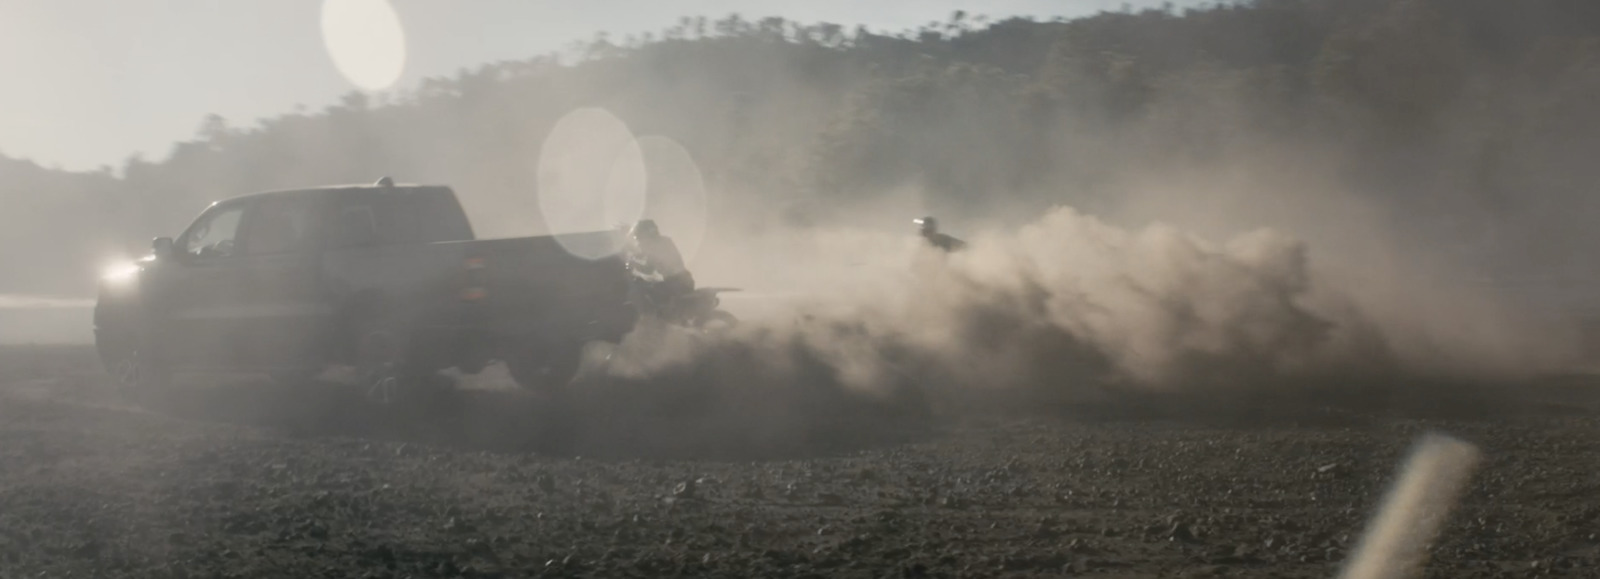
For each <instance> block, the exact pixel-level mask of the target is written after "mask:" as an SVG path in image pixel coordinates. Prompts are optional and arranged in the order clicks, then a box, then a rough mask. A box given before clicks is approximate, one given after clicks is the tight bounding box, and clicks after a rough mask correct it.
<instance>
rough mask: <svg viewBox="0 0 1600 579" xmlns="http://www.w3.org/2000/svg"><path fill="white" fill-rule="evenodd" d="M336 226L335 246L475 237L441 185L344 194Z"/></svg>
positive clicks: (464, 214) (451, 195) (470, 227)
mask: <svg viewBox="0 0 1600 579" xmlns="http://www.w3.org/2000/svg"><path fill="white" fill-rule="evenodd" d="M335 215H336V216H337V221H336V224H335V226H334V232H333V233H334V235H333V238H334V242H333V244H334V245H335V246H342V247H351V246H359V245H371V244H385V245H387V244H404V243H432V242H436V241H466V240H470V239H472V226H471V225H470V224H469V223H468V222H467V216H466V213H465V212H463V211H462V210H461V205H460V204H458V203H456V200H455V195H454V194H453V193H451V191H450V190H449V189H446V188H441V187H408V188H400V189H393V190H382V191H361V192H358V193H352V194H348V195H345V196H342V199H341V200H340V202H339V207H338V210H337V211H336V212H335Z"/></svg>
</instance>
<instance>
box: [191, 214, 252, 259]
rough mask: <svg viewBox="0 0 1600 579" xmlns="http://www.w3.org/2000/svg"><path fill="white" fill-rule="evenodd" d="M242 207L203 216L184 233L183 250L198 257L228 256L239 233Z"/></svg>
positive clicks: (230, 254)
mask: <svg viewBox="0 0 1600 579" xmlns="http://www.w3.org/2000/svg"><path fill="white" fill-rule="evenodd" d="M243 215H244V208H243V207H231V208H228V209H223V210H221V211H217V212H214V213H211V214H210V215H207V216H205V217H204V218H203V219H202V220H201V221H200V222H199V223H196V224H195V225H194V227H193V228H191V229H190V230H189V232H188V233H187V234H185V235H184V239H183V252H184V253H186V254H188V255H190V256H192V257H199V258H215V257H230V256H232V255H234V249H235V248H234V243H235V240H236V239H237V238H238V235H239V221H240V219H239V218H240V217H241V216H243Z"/></svg>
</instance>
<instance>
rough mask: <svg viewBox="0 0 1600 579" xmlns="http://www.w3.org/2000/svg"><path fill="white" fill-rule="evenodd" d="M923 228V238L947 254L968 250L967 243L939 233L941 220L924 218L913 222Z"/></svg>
mask: <svg viewBox="0 0 1600 579" xmlns="http://www.w3.org/2000/svg"><path fill="white" fill-rule="evenodd" d="M911 222H912V223H915V224H917V225H920V226H921V231H920V233H921V234H922V238H923V239H925V240H927V242H928V243H929V244H931V245H933V246H934V247H936V248H939V249H942V250H944V252H945V253H950V252H955V251H961V250H963V249H966V248H967V242H965V241H962V240H959V239H956V238H954V237H951V236H949V235H947V234H945V233H941V232H940V231H939V220H937V219H934V218H932V217H923V218H921V219H913V220H912V221H911Z"/></svg>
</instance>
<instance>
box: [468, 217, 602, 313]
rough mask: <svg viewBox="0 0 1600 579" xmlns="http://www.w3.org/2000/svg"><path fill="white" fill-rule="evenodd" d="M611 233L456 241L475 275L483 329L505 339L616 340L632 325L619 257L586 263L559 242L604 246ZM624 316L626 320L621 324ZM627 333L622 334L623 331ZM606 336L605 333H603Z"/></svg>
mask: <svg viewBox="0 0 1600 579" xmlns="http://www.w3.org/2000/svg"><path fill="white" fill-rule="evenodd" d="M610 235H611V234H610V233H606V232H598V233H583V234H574V235H568V236H564V238H563V239H561V240H558V239H557V238H555V237H552V236H540V237H517V238H509V239H490V240H480V241H471V242H462V244H463V245H465V246H466V247H465V251H464V252H463V253H464V255H465V256H466V257H467V259H468V260H471V261H472V264H473V265H472V267H473V268H474V269H476V270H477V271H478V274H477V276H478V277H477V279H476V283H478V284H479V285H480V286H481V288H482V290H483V295H482V296H481V300H482V307H481V309H480V313H481V314H482V315H484V316H485V318H484V319H482V320H481V322H482V323H483V325H484V326H485V327H486V328H488V329H490V330H491V331H493V332H494V333H496V334H499V335H503V336H512V337H537V336H538V335H541V334H543V335H551V336H560V335H571V334H572V333H573V332H589V333H592V334H594V335H593V336H591V337H597V338H598V337H618V336H620V332H618V331H617V326H618V325H619V324H625V325H627V326H629V327H631V325H632V317H631V315H632V308H631V306H630V305H629V304H628V278H627V272H626V271H625V270H624V269H623V266H622V261H621V259H620V258H619V257H616V256H610V257H604V258H600V259H594V260H590V259H586V258H583V257H578V256H575V255H572V254H571V253H568V252H567V250H566V249H565V248H564V247H563V245H562V244H563V243H567V244H569V245H570V244H573V243H610ZM623 318H626V319H623ZM625 331H626V329H623V330H621V332H625ZM606 334H611V335H606Z"/></svg>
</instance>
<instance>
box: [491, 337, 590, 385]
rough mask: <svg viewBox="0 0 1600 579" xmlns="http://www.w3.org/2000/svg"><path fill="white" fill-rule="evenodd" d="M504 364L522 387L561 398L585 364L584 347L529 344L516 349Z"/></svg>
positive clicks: (577, 345) (579, 345) (576, 345)
mask: <svg viewBox="0 0 1600 579" xmlns="http://www.w3.org/2000/svg"><path fill="white" fill-rule="evenodd" d="M504 362H505V363H506V370H508V371H510V373H511V378H512V379H513V380H516V381H517V385H518V386H521V387H523V388H526V389H528V390H534V391H537V392H541V393H545V394H550V395H557V396H559V395H561V394H563V393H564V392H565V391H566V388H567V385H568V384H570V383H571V382H572V379H573V377H575V376H577V375H578V368H579V367H580V366H581V365H582V363H583V346H582V345H581V344H561V345H554V346H551V345H545V346H536V345H525V346H521V347H518V348H516V349H515V350H514V352H513V354H512V355H511V356H508V357H507V358H506V360H504Z"/></svg>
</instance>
